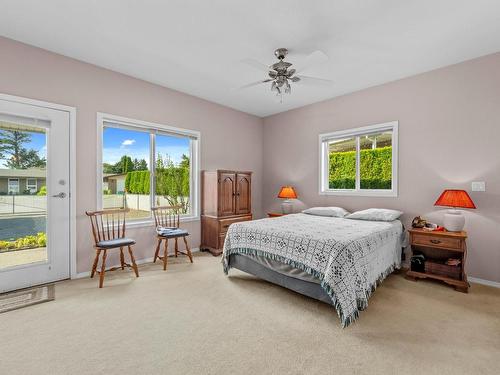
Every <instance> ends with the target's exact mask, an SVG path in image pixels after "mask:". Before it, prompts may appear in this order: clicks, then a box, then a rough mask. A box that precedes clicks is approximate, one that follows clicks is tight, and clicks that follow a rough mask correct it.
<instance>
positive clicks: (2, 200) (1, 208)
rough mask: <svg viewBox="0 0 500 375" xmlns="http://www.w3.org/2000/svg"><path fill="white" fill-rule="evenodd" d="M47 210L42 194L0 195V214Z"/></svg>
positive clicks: (42, 211) (45, 199) (43, 211)
mask: <svg viewBox="0 0 500 375" xmlns="http://www.w3.org/2000/svg"><path fill="white" fill-rule="evenodd" d="M45 212H47V197H46V196H44V195H0V215H17V214H30V213H36V214H38V213H45Z"/></svg>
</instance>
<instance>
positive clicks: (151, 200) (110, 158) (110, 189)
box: [98, 114, 200, 221]
mask: <svg viewBox="0 0 500 375" xmlns="http://www.w3.org/2000/svg"><path fill="white" fill-rule="evenodd" d="M98 126H99V129H98V132H99V134H100V135H101V139H100V143H101V147H100V155H99V156H100V157H99V159H100V161H101V165H102V167H101V168H99V170H98V172H99V173H100V174H101V176H100V177H99V180H100V181H102V183H99V189H98V190H99V191H98V197H99V198H98V199H99V202H98V204H99V206H100V208H102V209H116V208H128V209H129V213H128V214H127V215H128V219H130V220H136V221H149V220H150V219H151V207H154V206H172V205H179V206H181V215H182V216H181V218H182V219H183V220H186V219H188V218H197V217H198V212H199V209H198V194H197V192H198V178H197V177H198V174H199V173H198V165H199V162H198V155H199V142H200V134H199V132H196V131H192V130H186V129H180V128H174V127H170V126H166V125H159V124H153V123H147V122H144V121H138V120H131V119H125V118H121V117H117V116H112V115H105V114H99V116H98Z"/></svg>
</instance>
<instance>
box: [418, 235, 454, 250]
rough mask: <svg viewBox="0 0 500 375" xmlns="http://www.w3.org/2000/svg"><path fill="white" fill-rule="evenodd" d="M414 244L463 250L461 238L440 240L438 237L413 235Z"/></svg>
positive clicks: (443, 238)
mask: <svg viewBox="0 0 500 375" xmlns="http://www.w3.org/2000/svg"><path fill="white" fill-rule="evenodd" d="M412 244H414V245H421V246H431V247H442V248H447V249H457V250H462V246H461V240H460V239H459V238H450V237H439V238H438V237H436V236H432V235H426V234H420V233H419V234H415V233H414V234H413V241H412Z"/></svg>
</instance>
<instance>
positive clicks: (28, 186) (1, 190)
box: [0, 168, 47, 194]
mask: <svg viewBox="0 0 500 375" xmlns="http://www.w3.org/2000/svg"><path fill="white" fill-rule="evenodd" d="M46 174H47V171H46V170H45V169H36V168H33V169H0V194H23V193H25V192H27V191H29V192H30V194H35V193H37V192H38V191H40V188H41V187H42V186H44V185H45V181H46Z"/></svg>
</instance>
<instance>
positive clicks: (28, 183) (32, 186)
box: [26, 177, 38, 194]
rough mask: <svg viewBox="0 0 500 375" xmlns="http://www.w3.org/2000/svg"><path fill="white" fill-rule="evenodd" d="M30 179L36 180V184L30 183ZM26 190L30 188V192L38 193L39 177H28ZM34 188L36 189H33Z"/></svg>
mask: <svg viewBox="0 0 500 375" xmlns="http://www.w3.org/2000/svg"><path fill="white" fill-rule="evenodd" d="M30 180H34V181H35V183H34V184H30ZM26 190H29V191H30V193H32V194H33V193H36V192H37V191H38V179H37V178H33V177H28V178H26ZM32 190H34V191H32Z"/></svg>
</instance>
